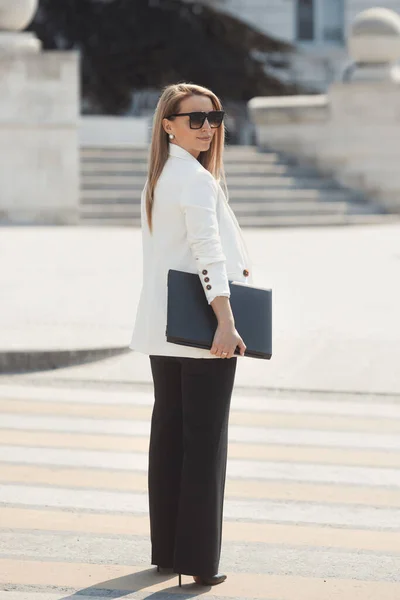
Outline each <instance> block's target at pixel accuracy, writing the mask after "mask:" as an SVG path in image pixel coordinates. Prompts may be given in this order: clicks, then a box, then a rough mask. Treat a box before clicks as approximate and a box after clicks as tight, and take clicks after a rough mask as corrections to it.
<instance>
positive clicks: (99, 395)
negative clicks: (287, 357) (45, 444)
mask: <svg viewBox="0 0 400 600" xmlns="http://www.w3.org/2000/svg"><path fill="white" fill-rule="evenodd" d="M0 398H5V399H7V398H10V399H13V398H15V399H18V400H31V401H32V402H34V401H38V402H49V403H68V404H89V405H90V404H98V405H109V406H115V405H118V404H120V405H137V406H149V405H150V406H152V405H153V402H154V397H153V392H146V391H137V390H135V389H134V388H133V389H132V390H129V391H121V390H112V389H110V390H104V389H100V390H93V389H85V388H83V389H71V388H65V387H60V388H54V387H48V386H44V387H39V386H14V385H6V384H4V385H0ZM232 409H233V410H241V411H242V410H244V411H250V412H251V411H256V412H259V411H262V412H272V413H284V414H286V413H287V414H312V415H335V416H355V417H378V418H379V417H381V418H384V417H386V418H392V419H400V405H397V404H391V403H386V404H385V403H378V402H365V403H363V402H351V401H331V400H309V399H302V398H301V397H299V398H293V399H290V398H279V397H273V396H272V397H271V396H269V395H267V394H266V395H265V397H262V396H254V395H249V396H246V395H237V394H236V393H234V394H233V396H232Z"/></svg>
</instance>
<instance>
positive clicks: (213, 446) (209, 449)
mask: <svg viewBox="0 0 400 600" xmlns="http://www.w3.org/2000/svg"><path fill="white" fill-rule="evenodd" d="M236 363H237V357H232V358H227V359H221V358H215V359H210V358H188V357H175V356H154V355H151V356H150V364H151V370H152V375H153V381H154V407H153V414H152V420H151V434H150V445H149V469H148V491H149V509H150V536H151V545H152V552H151V564H154V565H161V566H163V567H172V568H173V569H174V571H175V572H176V573H182V574H185V575H212V574H214V573H217V572H218V567H219V560H220V553H221V540H222V519H223V503H224V493H225V476H226V462H227V450H228V421H229V410H230V402H231V395H232V391H233V384H234V379H235V372H236Z"/></svg>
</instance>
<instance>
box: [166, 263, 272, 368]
mask: <svg viewBox="0 0 400 600" xmlns="http://www.w3.org/2000/svg"><path fill="white" fill-rule="evenodd" d="M167 284H168V300H167V302H168V303H167V328H166V332H165V333H166V337H167V341H168V342H172V343H173V344H180V345H182V346H193V347H195V348H205V349H211V346H212V343H213V339H214V335H215V330H216V328H217V325H218V322H217V318H216V316H215V313H214V311H213V309H212V306H211V305H210V304H208V301H207V298H206V295H205V293H204V290H203V286H202V283H201V281H200V278H199V276H198V274H197V273H186V272H184V271H177V270H175V269H170V270H169V271H168V278H167ZM229 287H230V292H231V297H230V303H231V307H232V313H233V316H234V319H235V327H236V329H237V331H238V333H239V335H240V336H241V338H242V339H243V341H244V343H245V344H246V351H245V356H249V357H252V358H265V359H270V358H271V356H272V290H270V289H264V288H259V287H254V286H251V285H248V284H246V283H240V282H233V281H229ZM235 354H240V350H239V348H236V350H235Z"/></svg>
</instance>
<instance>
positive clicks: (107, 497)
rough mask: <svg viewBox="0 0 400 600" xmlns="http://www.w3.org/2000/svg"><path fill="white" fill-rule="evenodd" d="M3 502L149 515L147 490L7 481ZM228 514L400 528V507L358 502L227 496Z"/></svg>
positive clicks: (249, 518) (277, 520) (0, 499)
mask: <svg viewBox="0 0 400 600" xmlns="http://www.w3.org/2000/svg"><path fill="white" fill-rule="evenodd" d="M0 502H2V503H4V504H11V505H17V506H39V507H44V508H47V507H50V506H51V507H55V508H68V509H71V510H82V509H83V510H85V509H86V510H94V511H105V512H123V513H137V514H148V495H147V493H146V494H137V493H136V494H134V493H131V494H128V493H125V492H120V493H118V492H99V491H90V490H71V489H69V488H47V487H39V486H18V485H7V484H6V485H2V486H1V487H0ZM224 517H225V518H227V519H233V520H237V519H239V520H245V521H269V522H275V523H284V522H285V523H314V524H322V525H332V526H333V525H334V526H338V525H339V526H340V525H342V526H348V527H355V528H366V529H376V528H387V529H400V509H398V510H396V509H385V508H377V507H365V506H358V505H355V506H351V505H338V504H332V505H330V504H318V503H311V502H308V503H307V502H278V501H269V500H236V499H235V500H229V499H226V500H225V503H224ZM1 526H2V527H7V523H4V524H3V523H2V524H1ZM83 528H84V525H83ZM327 539H329V532H327Z"/></svg>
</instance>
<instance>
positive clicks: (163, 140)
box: [146, 83, 228, 232]
mask: <svg viewBox="0 0 400 600" xmlns="http://www.w3.org/2000/svg"><path fill="white" fill-rule="evenodd" d="M193 95H199V96H207V97H208V98H210V100H211V102H212V105H213V108H214V110H222V104H221V101H220V99H219V98H218V97H217V96H216V95H215V94H214V93H213V92H212V91H211V90H209V89H208V88H205V87H203V86H201V85H195V84H193V83H177V84H172V85H168V86H166V87H165V88H164V89H163V92H162V94H161V96H160V98H159V100H158V103H157V107H156V110H155V113H154V118H153V131H152V137H151V143H150V150H149V161H148V173H147V185H146V216H147V222H148V226H149V230H150V232H152V212H153V204H154V189H155V187H156V183H157V181H158V178H159V177H160V175H161V172H162V170H163V168H164V165H165V163H166V161H167V159H168V146H169V139H168V134H167V132H166V131H165V130H164V127H163V125H162V121H163V119H165V118H166V116H167V115H170V114H172V113H177V112H179V111H180V103H181V102H182V100H184V99H185V98H188V97H189V96H193ZM225 134H226V132H225V125H224V123H222V125H221V127H219V128H218V129H217V130H216V131H215V135H214V137H213V139H212V142H211V144H210V148H209V149H208V150H207V151H206V152H200V155H199V158H198V161H199V162H200V164H202V165H203V167H204V168H205V169H207V170H208V171H210V173H211V174H212V175H213V176H214V177H215V179H216V180H217V181H218V182H219V181H220V179H221V178H222V180H223V183H224V188H225V190H224V191H225V194H226V197H227V198H228V190H227V185H226V178H225V171H224V165H223V151H224V144H225Z"/></svg>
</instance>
